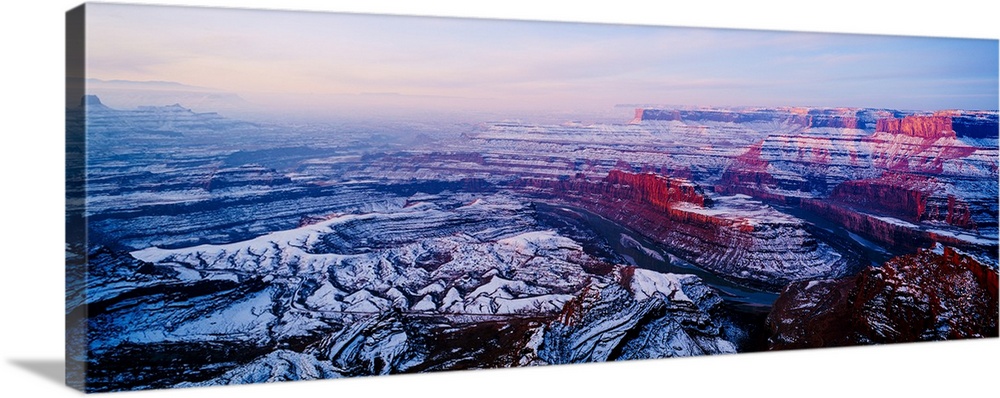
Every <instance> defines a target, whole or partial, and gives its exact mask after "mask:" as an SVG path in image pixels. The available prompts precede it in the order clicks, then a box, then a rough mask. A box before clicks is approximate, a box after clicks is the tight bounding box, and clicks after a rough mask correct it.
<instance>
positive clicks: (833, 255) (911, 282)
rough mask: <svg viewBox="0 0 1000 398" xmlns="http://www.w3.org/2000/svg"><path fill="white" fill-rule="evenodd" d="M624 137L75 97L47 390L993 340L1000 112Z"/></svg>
mask: <svg viewBox="0 0 1000 398" xmlns="http://www.w3.org/2000/svg"><path fill="white" fill-rule="evenodd" d="M632 112H633V110H632V109H629V110H628V111H627V112H623V113H622V116H621V119H620V121H618V122H615V123H608V122H585V121H570V122H566V123H561V124H534V123H530V122H526V121H522V120H499V121H483V122H482V123H479V124H461V123H456V124H448V123H444V122H440V121H433V122H432V121H384V122H381V121H374V122H371V124H369V125H352V124H347V123H345V124H339V125H331V124H299V125H289V124H279V123H275V124H266V123H249V122H244V121H240V120H235V119H229V118H226V117H224V116H221V115H219V114H217V113H213V112H195V111H193V110H190V109H187V108H184V107H183V106H181V105H170V106H148V107H139V108H136V109H131V110H120V109H112V108H109V107H107V106H105V105H104V104H102V103H101V102H100V100H99V99H98V98H96V97H85V98H84V100H82V101H81V104H80V106H79V107H76V108H71V109H68V110H67V125H68V126H69V127H74V126H75V128H77V129H79V130H80V131H85V133H86V142H85V144H84V143H83V142H82V141H72V140H68V142H67V151H68V156H71V155H72V154H80V153H85V154H86V155H87V156H86V157H85V159H84V162H83V163H82V164H77V165H75V166H72V167H71V168H72V169H68V170H67V179H68V189H67V198H68V200H67V212H68V215H67V222H68V223H69V225H68V227H69V231H70V234H69V235H68V241H67V271H68V274H69V275H78V276H80V275H86V277H85V278H84V277H80V278H76V279H72V278H71V279H72V280H73V281H75V282H76V283H70V284H68V288H67V308H66V314H67V325H68V328H67V341H71V342H76V343H77V344H74V346H75V347H77V349H76V350H74V351H71V352H68V353H67V367H68V368H69V369H71V371H73V372H82V373H85V374H86V378H85V381H86V385H85V387H86V388H87V389H88V390H89V391H115V390H128V389H146V388H161V387H185V386H198V385H219V384H232V383H246V382H263V381H280V380H298V379H315V378H339V377H352V376H363V375H378V374H394V373H413V372H426V371H437V370H449V369H468V368H495V367H512V366H533V365H545V364H561V363H579V362H595V361H611V360H627V359H640V358H663V357H673V356H691V355H705V354H727V353H735V352H751V351H760V350H769V349H789V348H803V347H814V346H830V345H852V344H880V343H891V342H903V341H920V340H941V339H960V338H976V337H995V336H996V335H997V321H996V316H995V314H996V312H997V309H996V306H997V304H996V295H997V282H996V281H997V268H998V263H1000V261H998V205H997V197H1000V194H998V187H997V185H998V184H997V180H998V169H1000V164H998V163H1000V161H998V158H1000V156H998V153H1000V151H998V149H1000V147H998V142H997V141H998V138H1000V137H998V136H1000V133H998V128H997V112H996V111H963V110H945V111H933V112H914V111H899V110H888V109H862V108H797V107H774V108H730V109H709V108H676V109H670V108H662V109H659V108H657V109H653V108H640V109H635V110H634V114H633V113H632ZM630 118H631V120H630ZM73 167H75V168H73ZM81 187H85V188H86V189H85V190H84V189H83V188H81ZM84 221H85V222H86V224H85V227H80V225H83V224H80V223H83V222H84ZM74 223H77V224H74ZM77 227H78V228H77ZM74 231H75V232H74ZM991 297H992V299H991ZM990 314H992V318H991V315H990Z"/></svg>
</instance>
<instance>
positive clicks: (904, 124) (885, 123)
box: [875, 116, 955, 139]
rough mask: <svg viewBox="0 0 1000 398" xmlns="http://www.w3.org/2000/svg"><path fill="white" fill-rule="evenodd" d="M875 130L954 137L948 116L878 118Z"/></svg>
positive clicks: (922, 136)
mask: <svg viewBox="0 0 1000 398" xmlns="http://www.w3.org/2000/svg"><path fill="white" fill-rule="evenodd" d="M875 132H880V133H890V134H902V135H907V136H911V137H918V138H929V139H937V138H943V137H951V138H955V130H954V129H953V128H952V125H951V117H950V116H906V117H904V118H902V119H896V118H887V119H879V120H878V121H877V122H876V124H875Z"/></svg>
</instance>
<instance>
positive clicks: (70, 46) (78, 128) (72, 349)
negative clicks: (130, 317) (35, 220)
mask: <svg viewBox="0 0 1000 398" xmlns="http://www.w3.org/2000/svg"><path fill="white" fill-rule="evenodd" d="M84 15H85V5H80V6H78V7H76V8H74V9H72V10H70V11H68V12H67V13H66V104H65V106H66V205H65V207H66V220H65V221H66V385H68V386H70V387H73V388H76V389H78V390H84V384H85V383H84V380H85V375H86V369H87V327H86V325H87V324H86V320H87V306H86V286H87V283H86V281H87V216H86V212H85V211H84V210H85V206H86V193H87V180H86V153H87V141H86V134H85V132H86V108H85V104H83V102H82V98H83V96H84V92H85V89H84V81H85V70H84V68H85V48H84V43H85V40H84V32H85V30H86V29H85V26H86V21H85V17H84Z"/></svg>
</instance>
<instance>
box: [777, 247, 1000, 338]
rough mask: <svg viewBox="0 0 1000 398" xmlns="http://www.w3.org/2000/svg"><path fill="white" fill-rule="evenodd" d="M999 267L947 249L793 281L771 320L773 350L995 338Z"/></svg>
mask: <svg viewBox="0 0 1000 398" xmlns="http://www.w3.org/2000/svg"><path fill="white" fill-rule="evenodd" d="M997 280H998V279H997V272H996V271H995V270H993V269H990V268H989V267H987V266H985V265H983V264H981V263H979V262H978V261H976V260H975V259H973V258H972V257H969V256H967V255H964V254H962V253H960V252H957V251H955V250H953V249H951V248H945V249H944V251H943V253H941V254H938V253H935V252H933V251H931V250H921V251H919V252H917V253H916V254H911V255H905V256H900V257H896V258H893V259H891V260H889V261H888V262H886V263H885V265H883V266H881V267H871V268H867V269H865V270H864V271H862V272H861V273H860V274H858V275H856V276H853V277H849V278H844V279H839V280H818V281H808V282H807V281H802V282H795V283H792V284H790V285H789V286H788V287H787V288H786V289H785V290H784V292H782V293H781V296H779V297H778V300H777V301H776V302H775V303H774V307H773V308H772V311H771V314H770V315H769V317H768V324H769V325H770V327H771V329H772V330H773V332H774V333H773V335H772V337H771V340H770V341H771V348H772V349H793V348H807V347H835V346H846V345H857V344H885V343H899V342H913V341H927V340H945V339H963V338H976V337H997V312H998V307H997Z"/></svg>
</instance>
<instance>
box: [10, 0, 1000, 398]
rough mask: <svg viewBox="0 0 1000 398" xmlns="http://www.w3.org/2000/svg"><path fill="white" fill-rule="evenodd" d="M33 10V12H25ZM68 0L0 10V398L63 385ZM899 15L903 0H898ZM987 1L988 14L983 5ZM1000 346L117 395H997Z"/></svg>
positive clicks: (732, 17)
mask: <svg viewBox="0 0 1000 398" xmlns="http://www.w3.org/2000/svg"><path fill="white" fill-rule="evenodd" d="M689 2H691V3H692V4H685V5H679V4H669V3H668V2H655V1H650V2H645V3H644V2H641V1H632V0H615V1H603V2H598V3H597V4H588V3H581V4H587V5H571V4H572V3H568V4H559V3H555V2H552V3H544V4H543V3H542V1H539V0H535V1H520V0H518V1H504V2H490V3H486V4H480V3H481V2H477V1H439V0H434V1H426V0H425V1H364V2H362V1H350V2H346V1H275V0H268V1H248V0H239V1H232V2H226V1H160V2H152V1H134V3H149V4H186V5H216V6H231V5H233V4H235V5H238V6H241V7H254V8H272V9H298V10H327V11H347V12H369V13H393V14H409V15H442V16H466V17H485V18H514V19H532V20H559V21H581V22H602V23H633V24H652V25H675V26H705V27H730V28H732V27H738V28H756V29H778V30H807V31H818V32H850V33H877V34H901V35H921V36H948V37H976V38H992V39H996V38H998V37H1000V33H998V32H1000V23H997V16H998V15H1000V13H998V12H997V8H998V7H997V6H996V5H995V4H996V2H992V1H990V2H987V1H981V2H977V1H964V0H963V1H941V2H938V3H937V4H935V6H938V7H940V8H930V7H928V5H930V4H929V3H924V2H919V3H917V2H912V3H909V4H908V6H906V7H905V8H904V7H893V5H892V4H886V3H888V2H876V1H853V0H850V1H824V2H819V3H814V2H808V1H801V0H799V1H747V2H739V1H698V2H697V3H699V4H693V3H695V1H694V0H689ZM27 4H30V5H27ZM77 4H78V3H76V2H74V1H60V0H55V1H45V2H42V1H38V2H30V1H25V0H22V1H8V2H5V3H4V6H3V10H2V11H0V18H2V20H0V29H2V30H3V34H2V35H0V40H2V43H3V46H2V47H0V50H2V51H0V59H2V61H0V68H2V69H0V71H2V73H0V79H2V80H0V81H2V85H0V116H2V121H3V124H2V125H0V135H2V137H3V140H2V142H0V162H2V163H0V172H2V174H0V176H2V179H0V187H2V188H0V189H2V191H0V192H2V194H0V197H2V198H3V199H2V200H3V204H2V206H0V211H2V214H0V234H2V239H0V283H2V287H0V294H2V300H0V303H2V304H0V308H2V309H3V311H2V313H0V330H2V332H0V333H2V338H0V345H2V351H0V356H2V358H0V395H3V396H5V397H20V396H27V395H29V394H30V395H32V396H45V397H49V396H67V395H70V394H76V393H75V392H74V391H72V390H70V389H68V388H66V387H63V386H62V381H61V367H62V365H61V358H62V352H63V351H62V350H63V349H62V344H63V337H62V333H63V323H62V322H63V265H62V261H63V243H62V242H63V227H62V214H63V188H62V186H63V185H62V184H63V177H62V176H63V162H64V161H63V137H64V131H63V108H62V106H63V96H64V92H63V81H64V80H63V73H64V72H63V65H64V64H63V45H64V42H63V34H64V33H63V32H64V27H63V23H64V12H65V11H66V10H69V9H70V8H72V7H74V6H76V5H77ZM898 4H907V3H904V2H899V3H898ZM987 4H989V5H987ZM998 354H1000V340H998V339H988V340H978V341H959V342H945V343H917V344H902V345H894V346H884V347H858V348H841V349H823V350H808V351H798V352H785V353H759V354H744V355H736V356H728V357H700V358H685V359H667V360H654V361H638V362H636V361H633V362H629V363H613V364H598V365H574V366H558V367H551V366H550V367H544V368H536V369H512V370H489V371H473V372H446V373H437V374H430V375H405V376H390V377H377V378H360V379H349V380H326V381H311V382H300V383H278V384H270V385H254V386H240V387H221V388H219V387H217V388H201V389H184V390H165V391H155V392H139V393H127V394H126V395H124V396H164V397H167V396H180V394H184V396H185V397H209V396H213V397H214V396H219V395H222V396H229V395H240V396H244V397H264V396H275V395H284V396H304V395H313V394H316V395H324V396H384V395H401V396H431V395H435V396H436V395H457V394H463V395H470V396H498V397H500V396H503V397H511V396H521V395H525V394H530V395H531V396H537V395H552V396H597V395H607V396H629V395H640V394H641V395H643V396H647V395H649V396H719V395H723V394H727V395H728V394H731V395H750V396H757V395H769V396H795V397H798V396H813V395H817V394H818V395H820V396H833V395H848V396H850V395H855V394H857V395H860V396H871V395H876V394H880V395H881V394H884V395H889V396H901V395H916V396H943V397H960V396H967V395H979V396H981V395H987V396H992V394H995V391H996V380H997V375H998V373H997V369H998V367H997V363H998V362H997V361H998V360H1000V355H998Z"/></svg>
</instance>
